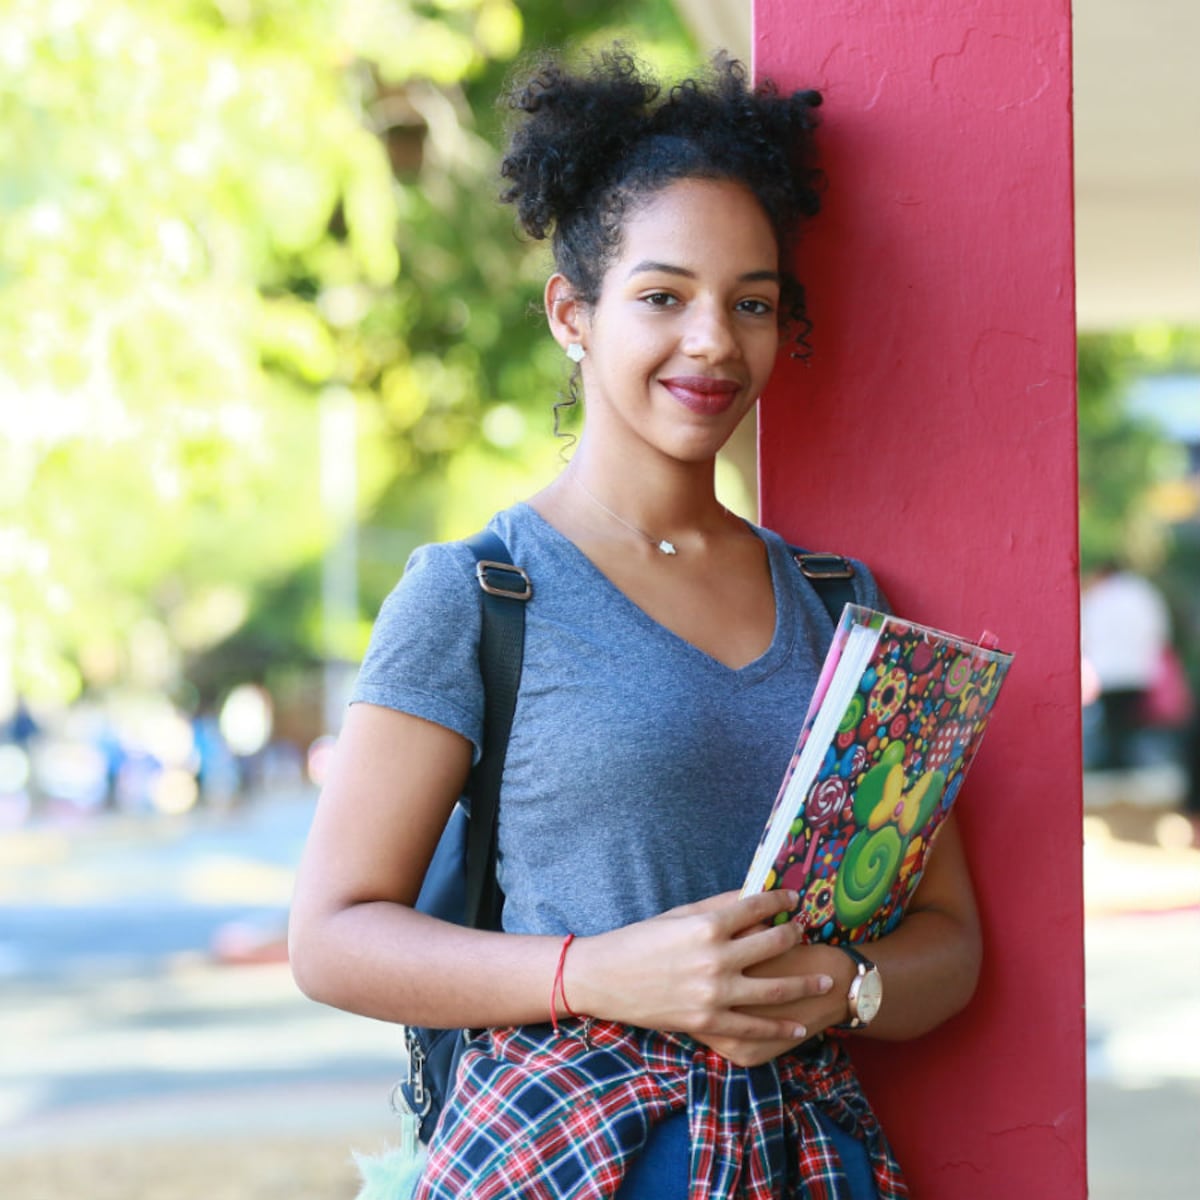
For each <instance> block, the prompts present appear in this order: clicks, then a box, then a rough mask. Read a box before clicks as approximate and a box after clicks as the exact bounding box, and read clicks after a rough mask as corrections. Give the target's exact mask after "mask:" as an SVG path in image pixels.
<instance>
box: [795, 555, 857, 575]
mask: <svg viewBox="0 0 1200 1200" xmlns="http://www.w3.org/2000/svg"><path fill="white" fill-rule="evenodd" d="M795 558H796V565H797V566H798V567H799V568H800V571H801V573H802V574H803V575H804V577H805V578H806V579H853V578H854V564H853V563H852V562H851V561H850V560H849V559H848V558H844V557H843V556H842V555H840V554H797V555H796V556H795Z"/></svg>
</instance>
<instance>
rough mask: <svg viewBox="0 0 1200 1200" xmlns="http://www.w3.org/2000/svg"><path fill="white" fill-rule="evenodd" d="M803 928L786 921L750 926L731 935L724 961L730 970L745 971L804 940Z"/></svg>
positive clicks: (783, 952)
mask: <svg viewBox="0 0 1200 1200" xmlns="http://www.w3.org/2000/svg"><path fill="white" fill-rule="evenodd" d="M804 937H805V934H804V930H803V929H801V928H800V927H799V926H798V925H795V924H793V923H792V922H790V921H788V922H786V923H785V924H783V925H768V926H766V927H763V926H758V927H756V928H755V927H752V928H751V929H750V930H746V931H742V932H741V933H739V934H738V935H736V936H735V937H733V938H732V939H731V941H730V943H729V949H728V957H727V958H725V959H724V960H723V961H725V962H726V963H727V964H728V965H729V967H730V968H731V969H732V970H735V971H745V970H747V969H748V968H750V967H753V966H756V965H757V964H759V963H764V962H767V961H768V960H769V959H772V958H778V957H779V956H780V955H781V954H786V953H787V951H789V950H791V949H794V948H795V947H796V946H798V945H799V944H800V943H801V942H802V941H803V940H804Z"/></svg>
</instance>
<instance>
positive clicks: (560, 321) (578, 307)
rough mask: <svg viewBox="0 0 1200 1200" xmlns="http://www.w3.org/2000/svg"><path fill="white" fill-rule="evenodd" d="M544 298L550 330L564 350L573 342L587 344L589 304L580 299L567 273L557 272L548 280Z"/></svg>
mask: <svg viewBox="0 0 1200 1200" xmlns="http://www.w3.org/2000/svg"><path fill="white" fill-rule="evenodd" d="M543 300H544V303H545V306H546V321H547V323H548V324H549V326H550V332H551V333H552V334H553V335H554V340H555V341H556V342H557V343H558V344H559V345H560V346H561V347H562V348H563V350H564V351H565V350H566V348H567V347H568V346H569V345H571V343H572V342H578V343H579V344H580V345H584V346H586V343H585V342H584V338H585V336H586V334H587V306H586V305H585V304H584V302H583V301H582V300H580V299H579V296H578V294H577V293H576V291H575V285H574V284H572V283H571V281H570V280H569V279H568V278H567V277H566V276H565V275H563V274H561V273H558V272H556V273H555V274H553V275H551V276H550V278H549V279H547V280H546V291H545V295H544V297H543Z"/></svg>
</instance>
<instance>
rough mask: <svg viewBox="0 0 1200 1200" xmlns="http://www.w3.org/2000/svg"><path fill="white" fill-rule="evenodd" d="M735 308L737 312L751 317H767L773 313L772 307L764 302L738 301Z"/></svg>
mask: <svg viewBox="0 0 1200 1200" xmlns="http://www.w3.org/2000/svg"><path fill="white" fill-rule="evenodd" d="M736 307H737V311H738V312H744V313H749V314H750V315H751V316H752V317H768V316H770V315H771V314H772V313H773V312H774V311H775V307H774V305H772V304H768V303H767V301H766V300H752V299H747V300H739V301H738V302H737V306H736Z"/></svg>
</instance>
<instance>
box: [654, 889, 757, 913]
mask: <svg viewBox="0 0 1200 1200" xmlns="http://www.w3.org/2000/svg"><path fill="white" fill-rule="evenodd" d="M740 898H741V892H738V891H733V892H721V893H719V894H718V895H716V896H709V897H708V899H707V900H694V901H693V902H692V903H691V904H680V905H678V906H677V907H676V908H668V909H667V911H666V912H664V913H663V914H662V915H663V916H664V917H694V916H699V915H700V914H701V913H710V912H718V911H720V910H721V909H722V908H729V907H730V906H731V905H734V904H736V903H737V902H738V900H739V899H740Z"/></svg>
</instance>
